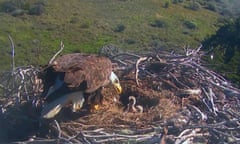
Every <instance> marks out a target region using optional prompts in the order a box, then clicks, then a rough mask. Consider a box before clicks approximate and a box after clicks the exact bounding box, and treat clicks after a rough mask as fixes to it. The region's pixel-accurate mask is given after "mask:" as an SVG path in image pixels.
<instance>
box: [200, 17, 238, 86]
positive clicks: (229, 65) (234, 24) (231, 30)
mask: <svg viewBox="0 0 240 144" xmlns="http://www.w3.org/2000/svg"><path fill="white" fill-rule="evenodd" d="M204 47H205V48H206V50H207V51H210V52H211V53H210V54H212V55H214V57H215V58H214V60H210V59H208V62H209V63H210V64H212V65H213V68H214V69H215V70H217V71H218V72H221V73H223V74H224V75H225V76H226V77H227V78H229V79H231V80H232V81H234V82H235V83H237V84H238V85H239V86H240V17H239V18H237V19H236V20H234V21H232V20H230V21H229V22H228V23H226V24H225V25H223V26H222V27H221V28H220V29H219V30H218V31H217V32H216V34H215V35H212V36H211V37H209V38H207V39H206V40H205V41H204Z"/></svg>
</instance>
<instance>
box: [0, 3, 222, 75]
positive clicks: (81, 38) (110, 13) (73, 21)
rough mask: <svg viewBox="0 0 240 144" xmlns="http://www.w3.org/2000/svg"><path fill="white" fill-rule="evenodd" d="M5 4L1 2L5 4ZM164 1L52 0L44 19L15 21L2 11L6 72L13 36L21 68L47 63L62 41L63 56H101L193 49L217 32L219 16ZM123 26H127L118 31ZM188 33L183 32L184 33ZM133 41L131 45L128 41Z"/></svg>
mask: <svg viewBox="0 0 240 144" xmlns="http://www.w3.org/2000/svg"><path fill="white" fill-rule="evenodd" d="M1 1H3V0H0V2H1ZM164 2H165V1H159V0H126V1H118V0H112V1H110V0H101V1H96V0H71V2H69V1H61V2H59V1H58V0H52V1H47V5H46V7H45V8H46V11H45V12H44V14H43V15H41V16H29V15H24V16H19V17H13V16H10V15H9V14H5V13H0V19H1V21H0V23H1V24H0V43H1V45H0V50H1V54H0V56H1V59H2V60H1V61H0V67H1V70H3V69H9V68H10V67H11V57H10V55H9V52H10V51H11V48H10V42H9V40H8V38H7V35H8V34H9V33H10V34H11V36H12V37H13V39H14V42H15V45H16V65H17V66H20V65H25V64H44V63H46V62H47V61H48V60H49V59H50V57H51V56H52V55H53V54H54V53H55V52H56V51H57V49H58V47H59V43H60V40H63V42H64V44H65V49H64V53H69V52H89V53H90V52H91V53H92V52H97V49H98V48H100V47H102V46H103V45H106V44H110V43H111V44H115V45H118V46H119V47H121V48H123V49H125V50H138V51H139V50H146V49H149V48H150V47H153V46H155V47H159V46H165V47H167V48H169V49H170V48H174V47H183V45H186V44H188V45H190V46H191V47H196V46H197V45H198V44H199V42H200V41H201V40H202V39H203V38H204V37H205V36H207V35H210V34H212V33H213V32H215V30H216V28H215V27H214V24H215V23H216V21H217V18H218V15H217V14H216V13H212V12H210V11H207V10H204V9H201V10H199V11H192V10H188V9H185V8H183V6H180V5H174V4H170V6H169V8H163V5H164ZM156 19H160V20H163V21H165V22H166V23H167V26H166V27H164V28H156V27H152V26H151V25H150V24H151V23H152V22H154V21H155V20H156ZM186 20H188V21H194V22H195V23H196V24H197V27H198V28H197V29H195V30H189V29H186V28H185V27H184V26H183V22H184V21H186ZM118 24H122V25H124V26H125V27H126V28H125V30H124V31H123V32H114V31H113V30H114V29H115V28H116V26H117V25H118ZM186 31H187V32H188V34H183V32H186ZM129 41H130V42H129Z"/></svg>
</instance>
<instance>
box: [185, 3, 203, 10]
mask: <svg viewBox="0 0 240 144" xmlns="http://www.w3.org/2000/svg"><path fill="white" fill-rule="evenodd" d="M187 8H189V9H191V10H194V11H197V10H199V9H200V8H201V5H200V4H199V3H198V2H195V1H193V2H191V3H190V4H189V5H188V7H187Z"/></svg>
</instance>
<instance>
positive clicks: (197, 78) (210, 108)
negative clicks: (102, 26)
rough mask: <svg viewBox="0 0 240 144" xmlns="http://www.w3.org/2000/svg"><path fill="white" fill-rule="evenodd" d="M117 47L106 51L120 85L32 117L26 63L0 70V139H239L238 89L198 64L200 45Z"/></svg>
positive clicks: (31, 72)
mask: <svg viewBox="0 0 240 144" xmlns="http://www.w3.org/2000/svg"><path fill="white" fill-rule="evenodd" d="M200 49H201V47H199V48H197V49H185V53H184V54H177V53H173V52H171V53H170V52H165V51H155V52H154V53H148V54H146V53H145V54H133V53H126V52H121V51H120V50H119V49H118V48H116V47H115V46H113V45H108V46H105V47H103V48H102V49H101V50H100V55H105V56H107V57H109V58H110V59H111V60H112V62H113V64H114V71H115V72H116V73H117V74H118V76H119V78H120V82H121V85H122V87H123V93H122V94H121V95H118V94H116V92H115V91H114V89H113V88H112V87H111V86H109V87H105V88H104V89H103V90H102V92H101V93H102V95H103V101H102V103H101V104H100V108H99V110H95V111H94V110H89V108H87V107H83V108H82V109H81V111H79V112H77V113H73V112H71V110H70V108H68V107H66V108H65V109H63V111H61V113H60V114H59V115H57V117H56V118H55V120H42V119H40V118H39V117H40V111H41V105H42V104H41V100H39V99H40V98H39V95H40V94H41V93H42V82H41V79H38V77H37V75H38V72H39V69H38V68H36V67H33V66H28V67H17V68H16V69H15V70H14V71H13V72H12V71H11V72H4V73H1V81H0V83H1V85H0V87H1V89H0V90H1V93H2V96H1V97H0V107H1V111H0V127H1V129H0V142H16V143H21V142H24V143H149V144H151V143H160V144H165V143H176V144H180V143H240V133H239V131H240V90H239V89H238V88H236V87H234V86H233V85H232V84H231V83H230V82H228V81H227V80H226V79H224V77H222V76H221V75H219V74H217V73H215V72H214V71H212V70H209V69H207V68H206V67H204V63H203V61H202V59H201V58H202V56H204V53H203V52H202V51H201V50H200Z"/></svg>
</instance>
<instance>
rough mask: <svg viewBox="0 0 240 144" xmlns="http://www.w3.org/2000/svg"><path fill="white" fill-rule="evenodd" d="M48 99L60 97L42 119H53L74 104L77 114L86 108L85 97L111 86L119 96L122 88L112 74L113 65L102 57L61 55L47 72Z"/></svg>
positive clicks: (45, 72)
mask: <svg viewBox="0 0 240 144" xmlns="http://www.w3.org/2000/svg"><path fill="white" fill-rule="evenodd" d="M44 76H45V77H44V78H43V79H45V89H46V93H45V99H48V98H49V97H51V95H52V94H53V93H55V92H56V91H60V92H58V94H59V95H61V96H59V97H57V99H54V100H53V101H51V102H50V103H48V104H46V105H45V106H44V107H43V110H42V113H41V115H42V117H43V118H47V119H48V118H53V117H54V116H55V115H56V114H58V113H59V112H60V110H61V109H62V107H64V106H65V105H67V104H69V103H72V111H73V112H75V111H77V110H79V109H81V107H82V106H83V103H84V101H85V98H84V94H85V93H86V94H88V93H93V92H95V91H97V90H98V89H99V88H101V87H103V86H106V85H108V84H109V83H112V84H113V86H114V87H115V89H116V91H117V92H118V93H119V94H120V93H121V92H122V88H121V85H120V82H119V79H118V77H117V76H116V74H115V73H114V72H113V71H112V63H111V61H110V60H109V59H108V58H106V57H102V56H97V55H93V54H91V55H87V54H82V53H72V54H66V55H62V56H61V57H59V58H57V59H56V60H54V61H53V62H52V63H51V64H49V65H48V66H47V68H45V69H44Z"/></svg>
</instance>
